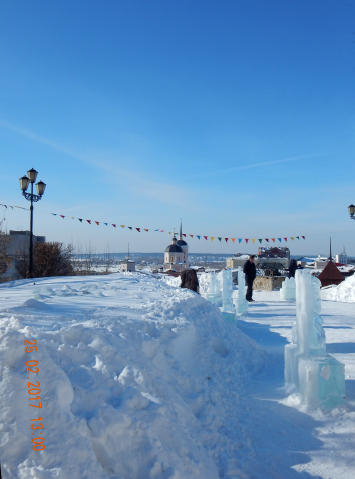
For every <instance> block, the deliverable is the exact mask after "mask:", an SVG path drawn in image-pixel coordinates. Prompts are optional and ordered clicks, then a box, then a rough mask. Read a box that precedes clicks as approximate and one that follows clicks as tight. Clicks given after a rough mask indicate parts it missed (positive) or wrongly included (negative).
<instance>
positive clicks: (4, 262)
mask: <svg viewBox="0 0 355 479" xmlns="http://www.w3.org/2000/svg"><path fill="white" fill-rule="evenodd" d="M9 242H10V238H8V237H7V235H6V234H5V233H4V232H3V231H1V230H0V278H1V277H2V276H3V275H4V274H5V273H6V270H7V268H9V267H10V266H11V265H12V262H11V259H10V258H9V256H8V254H7V245H8V244H9Z"/></svg>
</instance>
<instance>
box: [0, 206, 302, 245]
mask: <svg viewBox="0 0 355 479" xmlns="http://www.w3.org/2000/svg"><path fill="white" fill-rule="evenodd" d="M0 206H4V207H5V208H6V209H7V208H12V209H14V208H18V209H20V210H26V211H29V208H23V207H22V206H11V205H3V204H1V203H0ZM37 211H39V212H41V213H47V214H50V215H53V216H58V217H60V218H62V219H63V220H64V219H65V218H69V219H72V220H75V219H77V220H79V221H80V223H83V222H84V223H88V224H89V225H91V224H96V225H97V226H100V224H101V225H105V226H112V227H113V228H117V226H119V227H121V228H128V229H129V230H131V231H134V230H136V231H137V232H138V233H141V232H142V231H146V232H147V233H148V232H149V231H153V232H159V233H164V232H165V233H168V234H169V235H170V234H172V231H167V230H161V229H159V228H157V229H152V228H149V229H148V228H141V227H140V228H137V227H133V226H127V225H119V224H118V223H105V222H104V221H95V220H87V219H84V218H76V217H74V216H66V215H61V214H58V213H48V212H46V211H40V210H37ZM182 235H183V236H184V237H185V238H187V236H190V237H191V238H194V237H196V238H197V239H198V240H201V238H204V239H205V240H206V241H208V239H210V240H211V241H212V243H213V241H214V240H218V241H219V242H222V240H224V241H225V242H226V243H228V241H229V240H231V241H232V242H233V243H234V242H235V241H236V240H238V242H239V243H241V242H242V241H245V242H246V244H248V243H249V241H251V242H252V243H253V244H254V243H255V241H259V243H261V242H262V241H266V242H267V243H271V242H273V243H276V242H277V241H279V242H280V243H281V242H282V241H285V242H287V240H289V239H290V240H292V241H294V240H295V239H297V240H300V238H302V239H303V240H305V239H306V237H305V236H303V235H299V236H285V237H281V238H276V237H275V238H230V237H228V238H225V237H222V236H204V235H196V234H187V233H183V234H182Z"/></svg>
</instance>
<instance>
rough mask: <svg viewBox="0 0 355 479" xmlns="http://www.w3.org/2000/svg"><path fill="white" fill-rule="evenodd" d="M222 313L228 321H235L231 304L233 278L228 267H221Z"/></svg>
mask: <svg viewBox="0 0 355 479" xmlns="http://www.w3.org/2000/svg"><path fill="white" fill-rule="evenodd" d="M222 297H223V307H222V314H223V317H224V318H225V319H228V321H231V322H234V321H235V308H234V304H233V278H232V271H231V270H230V269H222Z"/></svg>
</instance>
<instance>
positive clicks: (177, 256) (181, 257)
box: [164, 223, 190, 273]
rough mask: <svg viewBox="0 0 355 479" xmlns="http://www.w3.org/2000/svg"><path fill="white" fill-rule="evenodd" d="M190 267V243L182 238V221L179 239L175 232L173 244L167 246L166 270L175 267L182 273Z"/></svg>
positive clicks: (165, 255) (165, 254)
mask: <svg viewBox="0 0 355 479" xmlns="http://www.w3.org/2000/svg"><path fill="white" fill-rule="evenodd" d="M189 268H190V263H189V245H188V244H187V243H186V241H185V240H183V239H182V223H180V236H179V239H178V240H177V239H176V235H175V233H174V236H173V239H172V241H171V244H170V245H169V246H167V247H166V248H165V251H164V270H165V271H166V270H168V269H174V270H175V271H178V272H179V273H180V272H181V271H184V270H185V269H189Z"/></svg>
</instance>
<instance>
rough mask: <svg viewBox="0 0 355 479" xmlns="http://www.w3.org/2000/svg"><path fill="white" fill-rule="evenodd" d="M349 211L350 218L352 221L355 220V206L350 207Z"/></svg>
mask: <svg viewBox="0 0 355 479" xmlns="http://www.w3.org/2000/svg"><path fill="white" fill-rule="evenodd" d="M348 210H349V214H350V218H351V219H352V220H355V216H354V214H355V206H354V205H350V206H348Z"/></svg>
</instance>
